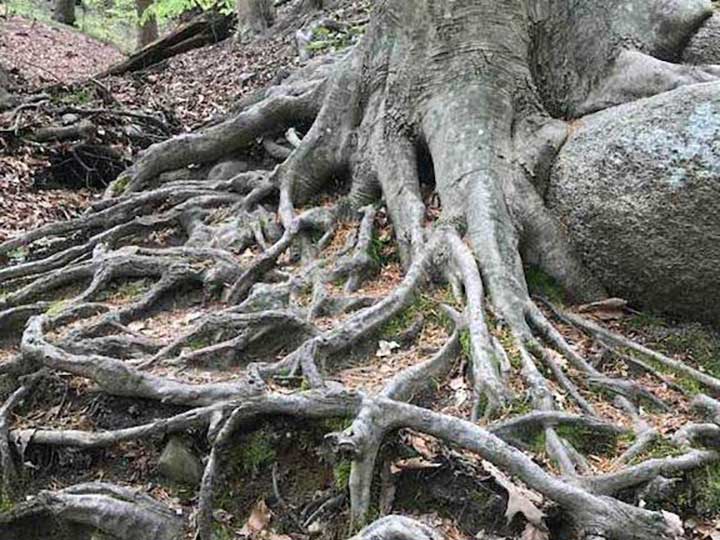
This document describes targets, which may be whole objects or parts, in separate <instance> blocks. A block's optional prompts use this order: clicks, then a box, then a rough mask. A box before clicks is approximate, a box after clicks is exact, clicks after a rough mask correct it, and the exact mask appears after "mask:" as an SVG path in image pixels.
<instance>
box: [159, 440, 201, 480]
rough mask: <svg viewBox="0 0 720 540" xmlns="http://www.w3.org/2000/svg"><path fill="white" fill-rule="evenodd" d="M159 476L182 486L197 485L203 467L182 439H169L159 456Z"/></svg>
mask: <svg viewBox="0 0 720 540" xmlns="http://www.w3.org/2000/svg"><path fill="white" fill-rule="evenodd" d="M158 470H159V471H160V474H162V475H163V476H165V477H166V478H168V479H169V480H172V481H173V482H178V483H182V484H197V483H198V482H200V480H201V479H202V474H203V466H202V463H201V462H200V460H199V459H198V457H197V456H196V455H195V454H194V453H193V451H192V450H190V449H189V448H188V447H187V446H186V445H185V443H184V442H183V441H182V439H180V438H178V437H171V438H170V440H169V441H168V443H167V444H166V445H165V448H164V449H163V451H162V454H161V455H160V461H159V462H158Z"/></svg>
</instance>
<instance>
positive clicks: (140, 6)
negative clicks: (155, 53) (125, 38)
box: [135, 0, 158, 49]
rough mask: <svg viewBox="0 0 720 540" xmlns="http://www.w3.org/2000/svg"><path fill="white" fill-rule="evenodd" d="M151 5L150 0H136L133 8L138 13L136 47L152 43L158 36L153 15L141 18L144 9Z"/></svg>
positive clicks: (140, 47) (139, 47)
mask: <svg viewBox="0 0 720 540" xmlns="http://www.w3.org/2000/svg"><path fill="white" fill-rule="evenodd" d="M151 5H152V0H136V1H135V8H136V10H137V15H138V33H137V48H138V49H142V48H143V47H145V46H146V45H148V44H150V43H152V42H153V41H155V40H156V39H157V38H158V26H157V19H156V18H155V16H154V15H153V16H151V17H150V18H148V19H147V20H146V21H143V20H142V16H143V14H144V13H145V10H146V9H148V8H149V7H150V6H151Z"/></svg>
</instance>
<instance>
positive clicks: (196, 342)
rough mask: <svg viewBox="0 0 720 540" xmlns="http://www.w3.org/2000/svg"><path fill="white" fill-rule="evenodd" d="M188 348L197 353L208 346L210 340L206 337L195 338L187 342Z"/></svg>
mask: <svg viewBox="0 0 720 540" xmlns="http://www.w3.org/2000/svg"><path fill="white" fill-rule="evenodd" d="M187 344H188V347H190V349H191V350H193V351H199V350H200V349H204V348H205V347H207V346H208V345H210V340H209V339H208V338H207V336H196V337H193V338H190V339H189V340H188V343H187Z"/></svg>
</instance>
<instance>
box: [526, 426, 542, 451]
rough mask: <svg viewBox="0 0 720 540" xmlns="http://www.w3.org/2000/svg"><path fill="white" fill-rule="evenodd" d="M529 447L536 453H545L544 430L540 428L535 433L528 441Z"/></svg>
mask: <svg viewBox="0 0 720 540" xmlns="http://www.w3.org/2000/svg"><path fill="white" fill-rule="evenodd" d="M530 449H531V450H532V451H533V452H535V453H536V454H544V453H545V430H543V429H541V430H539V431H538V433H537V435H536V436H535V437H533V439H532V441H530Z"/></svg>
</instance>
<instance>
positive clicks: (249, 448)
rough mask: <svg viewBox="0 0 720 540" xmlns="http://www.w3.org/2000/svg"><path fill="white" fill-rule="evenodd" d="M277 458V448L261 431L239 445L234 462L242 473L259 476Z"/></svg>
mask: <svg viewBox="0 0 720 540" xmlns="http://www.w3.org/2000/svg"><path fill="white" fill-rule="evenodd" d="M275 458H276V452H275V447H274V446H273V444H272V441H271V440H270V436H269V435H268V434H267V433H266V432H265V431H263V430H261V431H256V432H254V433H253V434H252V435H250V436H249V437H248V438H247V439H246V440H245V441H244V442H243V443H242V444H240V445H238V448H237V450H236V451H235V453H234V455H233V460H232V461H233V463H234V464H235V467H238V468H239V469H240V471H241V472H242V473H244V474H249V475H252V476H257V475H258V473H259V472H260V471H261V470H262V469H264V468H265V467H267V466H268V465H270V464H271V463H273V462H274V461H275Z"/></svg>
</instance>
